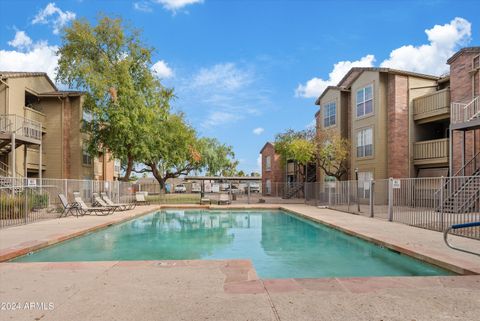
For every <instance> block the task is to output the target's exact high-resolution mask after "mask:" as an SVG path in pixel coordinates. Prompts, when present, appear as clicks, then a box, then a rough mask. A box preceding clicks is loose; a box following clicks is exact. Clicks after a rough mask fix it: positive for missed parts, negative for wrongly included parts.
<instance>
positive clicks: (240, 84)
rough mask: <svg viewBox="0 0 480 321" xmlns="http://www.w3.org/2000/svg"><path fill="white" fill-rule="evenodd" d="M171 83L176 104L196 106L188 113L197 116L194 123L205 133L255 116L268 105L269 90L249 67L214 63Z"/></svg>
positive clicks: (268, 106) (228, 63)
mask: <svg viewBox="0 0 480 321" xmlns="http://www.w3.org/2000/svg"><path fill="white" fill-rule="evenodd" d="M175 80H176V82H177V84H176V85H175V88H176V92H177V94H178V97H180V98H179V101H181V102H179V104H180V105H183V106H185V107H187V108H188V106H196V109H195V110H194V111H193V112H192V113H193V114H195V113H198V116H197V117H198V118H197V119H198V120H197V121H198V124H199V126H200V128H201V129H202V130H205V131H212V130H214V128H215V127H221V126H226V125H227V124H233V123H236V122H239V121H242V120H245V119H247V118H250V117H257V116H259V115H261V114H262V113H263V112H264V110H266V109H268V108H270V107H271V106H272V102H271V100H270V96H271V93H270V91H269V90H268V89H266V88H265V86H264V85H263V84H262V83H261V82H260V80H259V79H258V77H257V75H256V72H255V69H254V68H253V67H251V66H249V65H241V64H238V63H233V62H225V63H218V64H215V65H212V66H209V67H204V68H200V69H199V70H197V71H196V72H194V73H193V74H192V75H190V76H187V77H183V78H182V77H176V79H175ZM182 97H187V98H182ZM177 106H178V105H177ZM199 109H201V112H199Z"/></svg>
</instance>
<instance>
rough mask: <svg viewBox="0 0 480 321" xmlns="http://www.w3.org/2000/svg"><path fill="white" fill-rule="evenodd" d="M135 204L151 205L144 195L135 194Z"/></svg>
mask: <svg viewBox="0 0 480 321" xmlns="http://www.w3.org/2000/svg"><path fill="white" fill-rule="evenodd" d="M135 204H137V205H140V204H143V205H150V202H149V201H147V200H146V199H145V194H144V193H138V192H137V193H135Z"/></svg>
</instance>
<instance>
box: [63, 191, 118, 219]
mask: <svg viewBox="0 0 480 321" xmlns="http://www.w3.org/2000/svg"><path fill="white" fill-rule="evenodd" d="M73 199H74V200H75V202H76V203H77V204H78V211H79V212H80V213H81V214H82V215H85V214H91V213H94V214H95V215H108V214H112V213H113V212H115V208H113V207H90V206H87V204H85V202H84V201H83V200H82V198H81V197H80V193H78V192H75V193H73Z"/></svg>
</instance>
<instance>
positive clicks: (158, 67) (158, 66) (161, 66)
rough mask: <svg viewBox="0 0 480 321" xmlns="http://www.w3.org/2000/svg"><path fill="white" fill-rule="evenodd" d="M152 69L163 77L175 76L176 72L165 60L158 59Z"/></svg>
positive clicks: (159, 76) (158, 75)
mask: <svg viewBox="0 0 480 321" xmlns="http://www.w3.org/2000/svg"><path fill="white" fill-rule="evenodd" d="M152 71H153V72H154V74H155V75H156V76H157V77H158V78H161V79H166V78H170V77H173V74H174V73H173V70H172V68H170V67H169V66H168V64H167V63H166V62H165V61H164V60H159V61H157V62H156V63H155V64H154V65H153V66H152Z"/></svg>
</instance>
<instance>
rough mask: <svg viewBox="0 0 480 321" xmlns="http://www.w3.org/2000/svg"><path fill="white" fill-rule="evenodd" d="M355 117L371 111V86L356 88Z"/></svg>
mask: <svg viewBox="0 0 480 321" xmlns="http://www.w3.org/2000/svg"><path fill="white" fill-rule="evenodd" d="M356 102H357V117H362V116H365V115H368V114H371V113H373V86H372V85H370V86H367V87H364V88H361V89H359V90H357V100H356Z"/></svg>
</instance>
